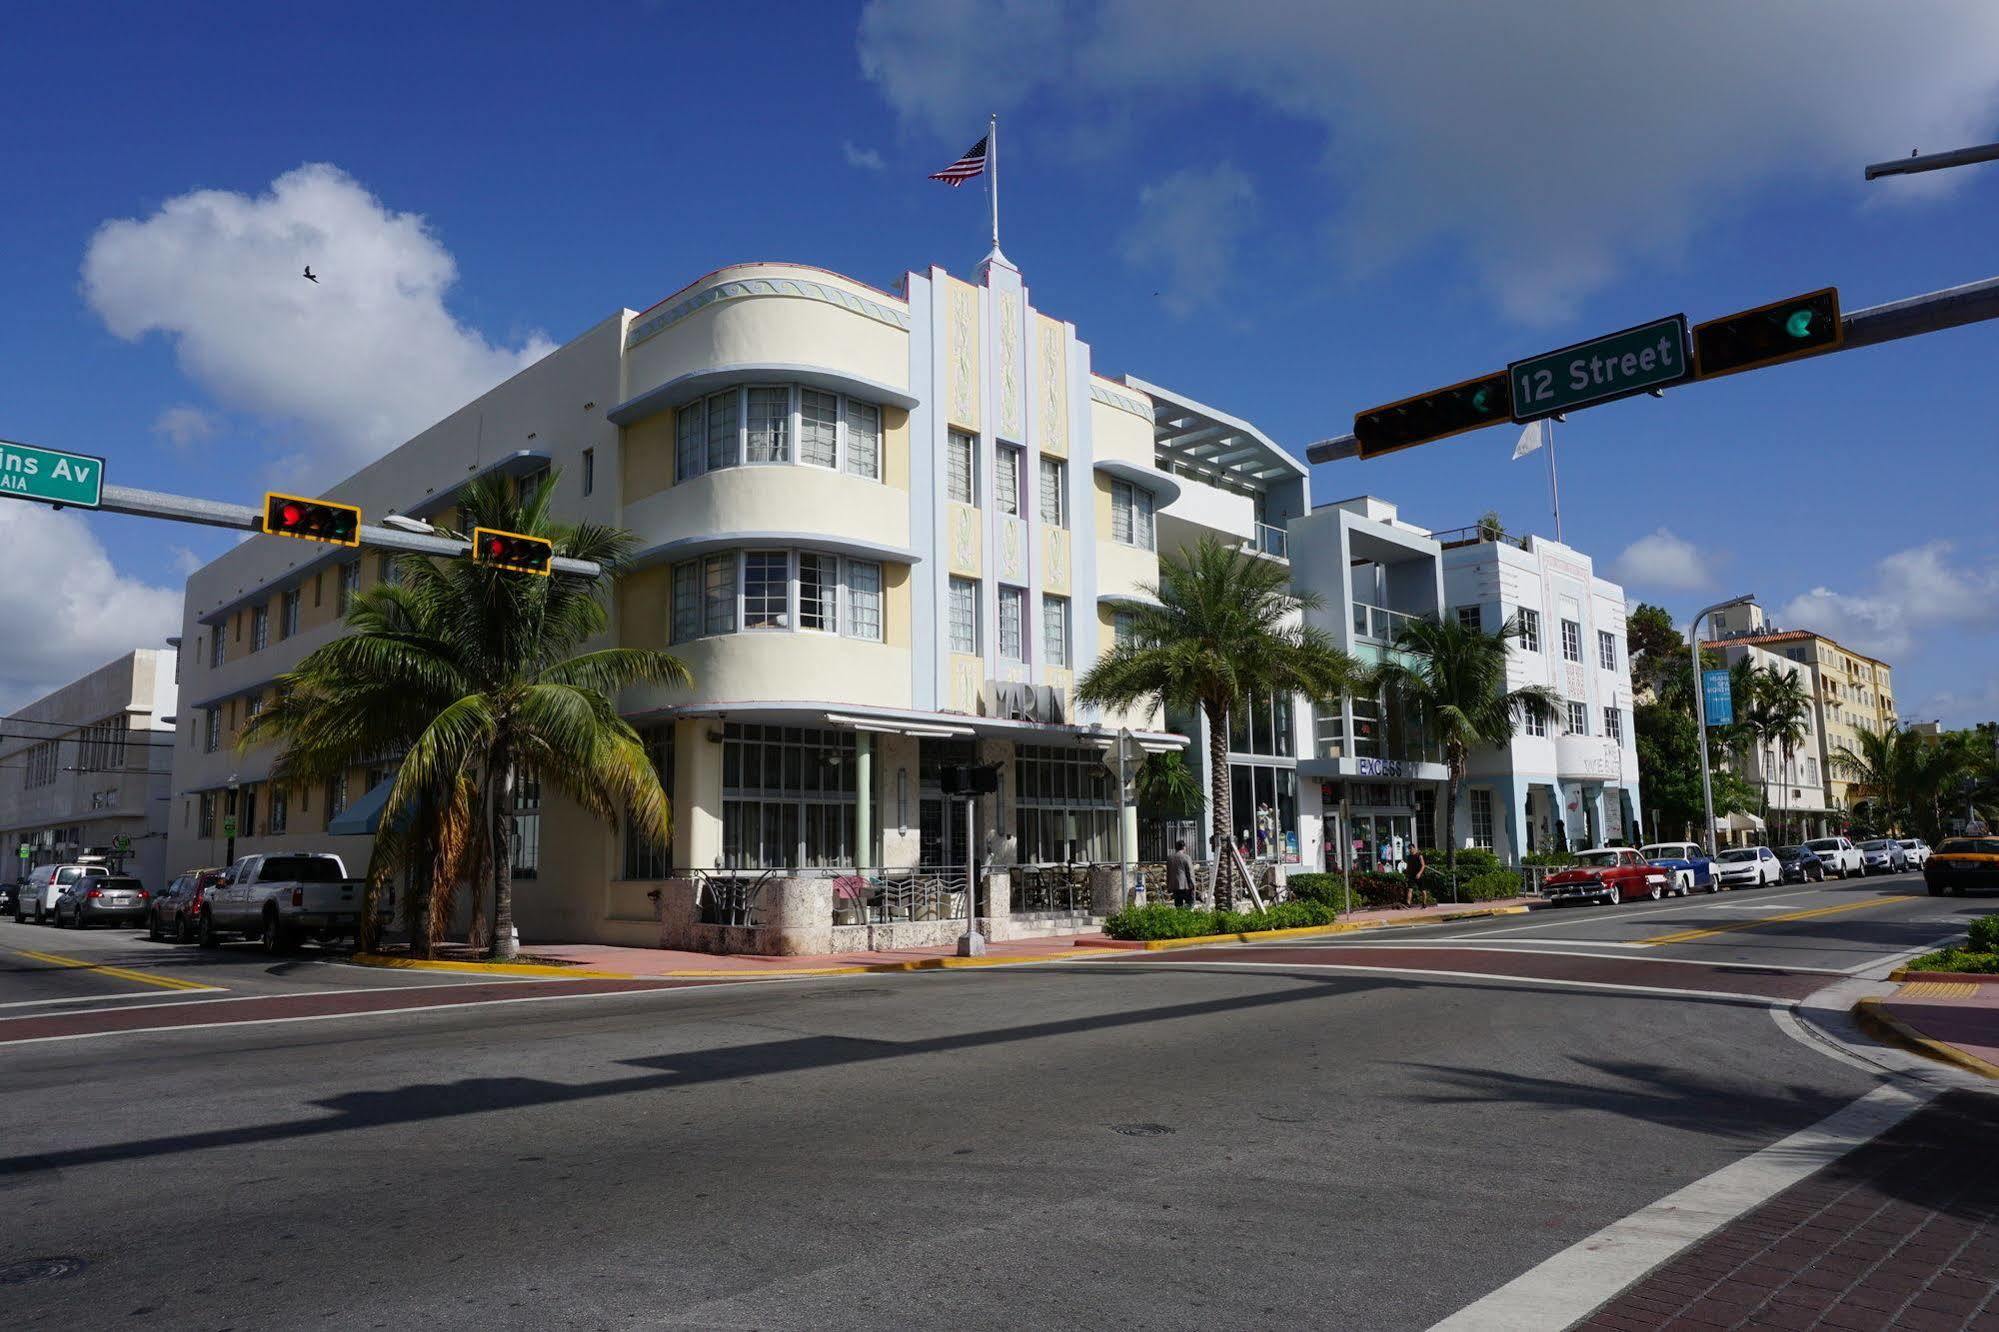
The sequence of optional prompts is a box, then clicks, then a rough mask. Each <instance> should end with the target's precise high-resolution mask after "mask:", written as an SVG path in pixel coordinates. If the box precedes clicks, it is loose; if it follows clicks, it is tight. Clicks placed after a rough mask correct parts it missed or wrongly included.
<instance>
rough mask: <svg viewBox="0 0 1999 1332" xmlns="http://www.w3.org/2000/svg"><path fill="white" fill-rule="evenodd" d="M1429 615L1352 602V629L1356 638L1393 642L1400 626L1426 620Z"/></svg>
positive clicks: (1399, 630) (1363, 602)
mask: <svg viewBox="0 0 1999 1332" xmlns="http://www.w3.org/2000/svg"><path fill="white" fill-rule="evenodd" d="M1428 618H1429V616H1427V615H1421V614H1416V613H1412V612H1410V611H1397V610H1390V609H1388V608H1387V607H1386V606H1370V605H1369V604H1368V603H1366V602H1365V601H1356V602H1354V603H1353V631H1354V636H1355V637H1357V638H1371V639H1373V640H1375V641H1376V642H1379V643H1393V642H1394V641H1395V637H1396V635H1397V634H1399V633H1401V632H1402V626H1403V625H1405V624H1408V623H1410V622H1411V621H1413V620H1426V619H1428Z"/></svg>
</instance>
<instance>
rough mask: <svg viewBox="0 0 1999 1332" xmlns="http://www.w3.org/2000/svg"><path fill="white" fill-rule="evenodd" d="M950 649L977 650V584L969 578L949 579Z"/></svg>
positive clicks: (975, 651) (959, 650)
mask: <svg viewBox="0 0 1999 1332" xmlns="http://www.w3.org/2000/svg"><path fill="white" fill-rule="evenodd" d="M951 650H952V651H953V652H970V653H977V652H978V650H979V585H978V584H977V583H976V582H974V581H973V580H971V579H969V578H953V579H952V580H951Z"/></svg>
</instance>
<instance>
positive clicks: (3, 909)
mask: <svg viewBox="0 0 1999 1332" xmlns="http://www.w3.org/2000/svg"><path fill="white" fill-rule="evenodd" d="M20 897H21V885H20V884H19V883H0V916H4V915H8V914H11V913H12V912H13V910H14V903H15V902H17V901H19V900H20Z"/></svg>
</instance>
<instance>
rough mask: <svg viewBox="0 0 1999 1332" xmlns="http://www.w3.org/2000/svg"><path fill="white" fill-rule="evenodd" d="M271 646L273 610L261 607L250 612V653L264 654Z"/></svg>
mask: <svg viewBox="0 0 1999 1332" xmlns="http://www.w3.org/2000/svg"><path fill="white" fill-rule="evenodd" d="M270 645H271V608H270V607H268V606H259V607H257V608H256V609H255V610H253V611H251V612H250V651H252V652H262V651H263V650H264V649H265V648H267V647H269V646H270Z"/></svg>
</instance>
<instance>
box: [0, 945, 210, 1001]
mask: <svg viewBox="0 0 1999 1332" xmlns="http://www.w3.org/2000/svg"><path fill="white" fill-rule="evenodd" d="M8 951H9V952H11V953H14V954H16V955H18V956H20V957H26V958H32V959H34V960H35V961H37V962H46V963H48V964H49V965H50V966H54V967H71V968H77V969H81V970H83V971H94V972H96V973H97V974H98V975H100V976H113V977H116V978H117V979H119V980H128V981H137V982H138V983H139V984H141V985H157V986H159V987H160V988H161V989H163V990H217V991H219V990H221V989H222V988H223V987H222V986H220V985H204V984H202V983H201V982H200V981H191V980H182V979H181V978H180V977H178V976H160V975H155V974H154V973H153V972H150V971H133V970H131V969H129V968H127V967H113V966H107V965H105V964H104V963H102V962H91V961H87V960H85V959H84V958H80V957H65V956H64V955H63V954H61V953H37V952H35V951H34V950H32V949H28V948H12V949H9V950H8Z"/></svg>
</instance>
